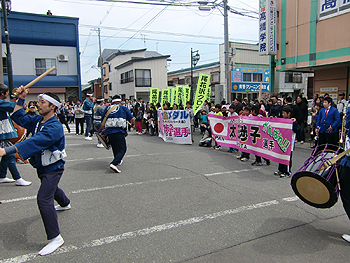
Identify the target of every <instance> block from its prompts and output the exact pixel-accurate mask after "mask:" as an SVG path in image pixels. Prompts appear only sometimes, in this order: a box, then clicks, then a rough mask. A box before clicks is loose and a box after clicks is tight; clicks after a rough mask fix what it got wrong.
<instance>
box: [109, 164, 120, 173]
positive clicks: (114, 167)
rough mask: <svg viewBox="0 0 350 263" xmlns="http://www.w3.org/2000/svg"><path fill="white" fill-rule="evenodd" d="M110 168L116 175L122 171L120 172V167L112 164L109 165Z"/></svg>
mask: <svg viewBox="0 0 350 263" xmlns="http://www.w3.org/2000/svg"><path fill="white" fill-rule="evenodd" d="M109 168H111V169H112V170H113V171H114V172H116V173H121V172H122V171H120V170H119V169H118V167H117V166H115V165H114V164H110V165H109Z"/></svg>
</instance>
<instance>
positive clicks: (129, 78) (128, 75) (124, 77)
mask: <svg viewBox="0 0 350 263" xmlns="http://www.w3.org/2000/svg"><path fill="white" fill-rule="evenodd" d="M133 81H134V71H132V70H130V71H127V72H124V73H122V74H120V84H124V83H128V82H133Z"/></svg>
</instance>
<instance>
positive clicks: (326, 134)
mask: <svg viewBox="0 0 350 263" xmlns="http://www.w3.org/2000/svg"><path fill="white" fill-rule="evenodd" d="M331 105H332V98H330V97H326V98H324V101H323V106H324V108H323V109H321V110H320V113H319V117H318V119H317V121H316V129H315V132H316V134H318V145H322V144H326V143H328V144H334V145H337V144H338V141H339V134H338V128H339V126H340V125H341V120H340V115H339V111H338V110H337V108H334V107H333V106H331Z"/></svg>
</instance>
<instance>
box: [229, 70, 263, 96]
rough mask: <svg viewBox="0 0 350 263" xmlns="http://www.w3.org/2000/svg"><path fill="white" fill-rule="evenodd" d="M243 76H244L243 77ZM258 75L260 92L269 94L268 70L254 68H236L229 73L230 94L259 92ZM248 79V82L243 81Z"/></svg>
mask: <svg viewBox="0 0 350 263" xmlns="http://www.w3.org/2000/svg"><path fill="white" fill-rule="evenodd" d="M244 75H246V76H245V77H244ZM258 75H261V79H260V80H262V92H269V77H270V71H269V70H268V69H254V68H236V69H235V70H232V71H231V80H232V81H231V91H232V92H259V89H260V81H259V77H258ZM246 79H248V81H245V80H246Z"/></svg>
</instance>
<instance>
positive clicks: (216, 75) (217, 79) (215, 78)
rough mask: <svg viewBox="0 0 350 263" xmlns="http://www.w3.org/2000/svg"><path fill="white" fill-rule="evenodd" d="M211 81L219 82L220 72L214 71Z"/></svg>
mask: <svg viewBox="0 0 350 263" xmlns="http://www.w3.org/2000/svg"><path fill="white" fill-rule="evenodd" d="M211 82H216V83H219V82H220V74H219V73H214V74H212V75H211Z"/></svg>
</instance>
